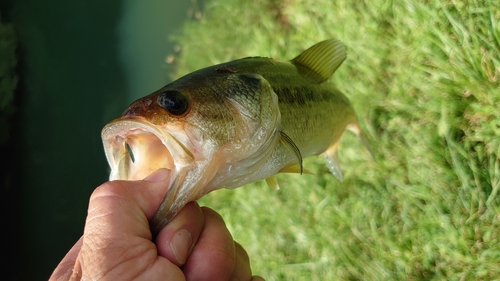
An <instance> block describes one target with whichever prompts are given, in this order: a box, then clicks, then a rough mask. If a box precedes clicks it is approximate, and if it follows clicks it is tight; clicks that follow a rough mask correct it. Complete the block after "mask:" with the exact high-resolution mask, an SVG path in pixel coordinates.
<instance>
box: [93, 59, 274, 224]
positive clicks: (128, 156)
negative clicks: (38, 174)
mask: <svg viewBox="0 0 500 281" xmlns="http://www.w3.org/2000/svg"><path fill="white" fill-rule="evenodd" d="M217 69H218V68H217V67H212V68H209V69H204V70H201V71H198V72H195V73H192V74H190V75H187V76H185V77H183V78H181V79H179V80H177V81H175V82H173V83H171V84H169V85H167V86H165V87H163V88H162V89H160V90H158V91H156V92H154V93H152V94H150V95H148V96H146V97H143V98H141V99H138V100H137V101H135V102H133V103H132V104H131V105H130V106H129V107H128V108H127V109H126V110H125V112H124V113H123V114H122V115H121V116H120V117H119V118H117V119H115V120H113V121H111V122H110V123H108V124H107V125H106V126H105V127H104V128H103V130H102V134H101V137H102V140H103V145H104V150H105V154H106V158H107V160H108V163H109V165H110V167H111V173H110V180H142V179H144V178H145V177H147V176H148V175H149V174H151V173H152V172H154V171H155V170H157V169H160V168H166V169H168V171H169V178H168V184H169V188H168V190H167V192H166V194H165V196H164V198H163V201H162V203H161V205H160V207H159V209H158V211H157V212H156V214H155V216H154V217H153V219H152V221H151V228H152V231H153V233H157V232H158V231H159V230H160V229H161V228H162V227H163V226H164V225H165V224H166V223H168V221H170V220H171V219H172V218H173V217H174V216H175V215H176V214H177V213H178V211H179V210H180V209H181V208H182V207H183V206H184V205H185V204H186V203H187V202H190V201H194V200H197V199H198V198H200V197H202V196H203V195H204V194H206V193H208V192H210V191H213V190H215V189H219V188H223V187H228V188H229V187H236V186H234V185H235V183H238V182H241V181H242V179H244V178H245V177H247V176H248V175H249V174H251V173H254V172H255V171H256V170H258V168H259V167H260V166H262V164H263V162H265V161H266V160H267V158H268V157H269V156H270V155H271V152H272V150H273V148H274V146H275V145H276V143H277V142H278V140H279V129H280V113H279V108H278V98H277V96H276V94H275V93H274V91H273V89H272V87H271V85H270V84H269V83H268V82H267V80H266V79H264V78H263V77H262V76H261V75H258V74H244V73H234V72H231V71H227V70H222V71H218V70H217Z"/></svg>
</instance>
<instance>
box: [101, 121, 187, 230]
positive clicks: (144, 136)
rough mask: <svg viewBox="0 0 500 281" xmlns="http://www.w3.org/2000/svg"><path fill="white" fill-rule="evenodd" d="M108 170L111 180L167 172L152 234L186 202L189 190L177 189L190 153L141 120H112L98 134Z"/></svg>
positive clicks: (180, 186)
mask: <svg viewBox="0 0 500 281" xmlns="http://www.w3.org/2000/svg"><path fill="white" fill-rule="evenodd" d="M101 137H102V140H103V144H104V151H105V153H106V158H107V160H108V163H109V166H110V167H111V173H110V177H109V178H110V180H142V179H144V178H145V177H147V176H148V175H150V174H151V173H153V172H154V171H156V170H158V169H160V168H166V169H168V170H169V171H170V174H169V178H168V179H167V181H168V190H167V192H166V194H165V195H164V197H163V200H162V203H161V205H160V207H159V208H158V210H157V212H156V214H155V215H154V217H153V218H152V219H151V221H150V226H151V230H152V232H153V234H154V235H156V234H158V232H159V230H160V229H161V228H162V227H163V226H164V225H165V224H166V223H167V222H168V221H170V220H171V219H172V218H173V217H174V216H175V215H176V214H177V213H178V211H179V210H180V209H181V208H182V207H183V206H184V205H185V203H187V200H189V198H190V197H189V196H190V194H189V189H185V190H180V189H182V186H183V184H184V179H185V176H186V173H187V170H189V169H188V167H187V166H189V165H191V164H193V163H194V156H193V154H192V153H191V152H190V151H189V150H188V149H187V148H186V147H185V146H184V145H182V143H180V142H179V141H178V140H177V139H176V138H175V137H174V136H172V135H171V134H169V133H168V132H166V131H165V130H163V129H162V128H161V127H159V126H157V125H154V124H152V123H150V122H148V121H145V120H143V119H142V118H141V117H138V119H115V120H113V121H111V122H110V123H108V124H107V125H106V126H105V127H104V128H103V129H102V133H101Z"/></svg>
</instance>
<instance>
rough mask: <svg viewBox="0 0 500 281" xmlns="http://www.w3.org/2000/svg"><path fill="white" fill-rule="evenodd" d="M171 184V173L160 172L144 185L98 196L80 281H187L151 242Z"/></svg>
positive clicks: (114, 187) (104, 190)
mask: <svg viewBox="0 0 500 281" xmlns="http://www.w3.org/2000/svg"><path fill="white" fill-rule="evenodd" d="M167 178H168V171H161V170H159V171H157V172H155V173H153V176H152V177H148V178H147V179H145V180H144V181H111V182H107V183H105V184H103V185H101V186H100V187H98V188H97V189H96V190H95V191H94V192H93V193H92V196H91V199H90V202H89V210H88V215H87V220H86V224H85V230H84V237H83V244H82V247H81V250H80V254H79V255H78V258H77V260H76V263H75V266H74V271H73V274H74V275H76V276H77V277H81V278H82V279H85V278H87V279H102V278H104V279H108V280H128V279H133V278H139V277H148V276H153V275H154V274H160V275H161V274H165V275H163V276H174V275H176V276H177V277H178V278H179V279H178V280H182V279H183V275H182V272H181V270H180V269H179V267H177V266H176V265H174V264H172V263H171V262H170V261H168V260H167V259H165V258H163V257H159V256H158V254H157V248H156V245H155V244H154V243H153V242H151V238H152V235H151V232H150V229H149V222H148V220H149V218H151V217H152V216H153V214H154V212H155V211H156V209H157V208H158V206H159V205H160V201H161V198H163V194H164V193H165V191H166V189H167V188H168V187H167V185H168V184H167V182H168V180H167ZM181 278H182V279H181ZM139 279H140V278H139Z"/></svg>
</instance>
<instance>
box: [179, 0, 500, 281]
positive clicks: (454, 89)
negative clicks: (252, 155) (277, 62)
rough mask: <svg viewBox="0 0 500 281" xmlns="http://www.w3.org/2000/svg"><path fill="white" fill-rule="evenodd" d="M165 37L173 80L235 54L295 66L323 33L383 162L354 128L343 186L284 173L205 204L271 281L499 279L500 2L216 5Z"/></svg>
mask: <svg viewBox="0 0 500 281" xmlns="http://www.w3.org/2000/svg"><path fill="white" fill-rule="evenodd" d="M195 15H196V18H197V19H196V20H194V21H192V22H189V23H187V24H185V26H184V27H183V29H182V31H181V32H179V33H178V34H177V35H176V36H174V37H173V40H174V41H175V42H176V43H177V44H178V46H179V53H178V54H176V55H175V56H173V57H172V58H174V59H173V63H174V64H175V65H176V72H175V73H173V78H178V77H179V76H181V75H184V74H186V73H189V72H191V71H194V70H196V69H198V68H201V67H204V66H208V65H212V64H215V63H220V62H223V61H228V60H232V59H236V58H240V57H245V56H268V57H273V58H276V59H291V58H293V57H295V56H296V55H297V54H298V53H299V52H301V51H302V50H304V49H305V48H307V47H309V46H311V45H313V44H314V43H316V42H319V41H321V40H324V39H327V38H332V37H334V38H338V39H340V40H341V41H343V42H344V43H345V45H346V46H347V49H348V58H347V60H346V61H345V62H344V64H343V65H342V66H341V67H340V68H339V70H338V71H337V72H336V74H335V75H334V77H333V78H332V81H331V82H332V83H334V84H335V85H336V86H337V87H338V88H339V89H341V90H342V91H343V92H345V93H346V94H347V96H348V97H349V98H350V99H351V101H352V103H353V104H354V106H355V108H356V109H357V113H358V116H359V119H360V123H361V126H362V127H364V128H365V130H366V131H367V133H368V135H369V138H370V139H371V143H372V146H373V148H374V150H375V153H376V156H377V160H376V161H373V160H371V159H370V156H369V154H368V153H367V152H366V151H365V150H364V149H363V147H362V145H361V143H359V142H358V141H357V140H356V139H355V137H354V136H353V135H352V134H349V133H347V134H345V135H344V136H343V138H342V141H341V144H340V161H341V163H342V167H343V171H344V177H345V181H344V182H343V183H339V182H338V181H336V180H335V178H334V177H333V176H332V175H330V174H329V173H328V172H327V169H326V167H324V162H323V159H321V157H315V158H309V159H307V160H306V161H305V165H304V166H305V168H307V169H309V170H311V171H314V172H315V173H316V176H312V175H303V176H299V175H280V176H279V180H280V185H281V187H282V189H281V190H278V191H274V190H271V189H269V188H268V187H267V186H266V185H265V183H263V182H257V183H255V184H249V185H247V186H245V187H242V188H238V189H236V190H221V191H217V192H214V193H211V194H209V195H207V196H205V197H204V198H202V199H201V203H202V204H204V205H208V206H210V207H212V208H214V209H215V210H217V211H218V212H219V213H221V215H222V216H223V217H224V219H225V220H226V222H227V225H228V227H229V229H230V231H231V233H232V234H233V236H234V237H235V239H236V240H237V241H239V242H241V244H242V245H243V246H244V247H245V249H247V251H248V253H249V255H250V258H251V262H252V268H253V271H254V273H256V274H259V275H262V276H263V277H265V278H266V280H444V279H446V280H459V279H460V280H473V279H474V280H492V279H497V278H500V238H499V235H500V222H499V219H500V215H499V211H500V210H499V209H500V206H499V202H500V200H499V194H498V191H499V188H500V158H499V157H500V110H498V105H499V104H500V23H499V19H500V4H498V2H496V1H488V0H476V1H473V0H462V1H437V0H430V1H416V0H403V1H382V0H375V1H345V0H342V1H335V2H332V1H329V0H322V1H317V0H315V1H312V0H305V1H296V0H280V1H271V0H237V1H231V2H227V1H221V0H211V1H207V2H206V3H205V9H204V12H203V13H201V12H197V13H195Z"/></svg>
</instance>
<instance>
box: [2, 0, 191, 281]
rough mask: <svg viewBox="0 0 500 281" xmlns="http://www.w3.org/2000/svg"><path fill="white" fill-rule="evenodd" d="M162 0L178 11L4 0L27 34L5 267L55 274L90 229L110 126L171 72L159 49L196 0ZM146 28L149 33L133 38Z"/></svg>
mask: <svg viewBox="0 0 500 281" xmlns="http://www.w3.org/2000/svg"><path fill="white" fill-rule="evenodd" d="M135 2H137V3H138V1H135ZM160 2H162V3H163V4H161V8H167V9H168V12H167V14H169V13H173V14H176V15H177V16H176V17H171V16H169V17H164V18H163V21H162V20H160V21H158V20H157V18H158V17H159V16H161V15H162V14H161V13H158V12H156V13H155V14H150V16H151V17H149V19H150V20H148V18H143V17H144V16H145V15H146V14H147V11H148V9H149V11H150V13H151V7H148V9H145V11H146V13H142V14H140V13H139V14H137V13H135V9H137V10H140V9H141V8H140V7H139V6H137V4H133V1H131V0H124V1H120V0H109V1H96V0H89V1H64V0H49V1H37V0H2V3H0V11H1V12H2V19H7V21H11V22H12V23H14V25H15V27H16V31H17V33H18V37H19V38H18V39H19V45H18V49H17V50H18V58H19V67H18V69H19V76H20V82H19V84H18V88H17V92H16V100H15V105H16V107H17V112H16V114H15V116H14V117H13V118H12V119H11V120H12V122H13V124H12V126H13V128H14V130H13V132H11V139H10V144H9V151H7V152H6V154H4V157H5V155H7V157H12V158H10V159H14V160H12V161H13V162H9V164H10V165H11V168H10V170H8V171H9V172H8V173H11V174H10V175H8V176H9V178H12V179H13V181H12V182H10V183H9V184H8V185H9V186H8V187H5V188H2V191H5V190H7V191H6V194H4V195H6V196H4V195H2V197H3V199H2V200H0V203H1V204H2V207H1V209H0V210H1V211H2V228H1V229H2V231H1V232H2V234H1V235H2V236H1V238H2V243H3V244H4V245H3V246H2V249H1V252H2V254H1V255H2V257H1V259H0V262H1V263H2V266H5V267H6V268H5V269H4V270H3V271H2V272H3V273H2V276H5V274H6V273H7V274H8V273H12V274H13V275H12V277H11V278H8V280H44V279H47V278H48V276H49V275H50V273H51V272H52V270H53V269H54V268H55V266H56V265H57V263H58V262H59V261H60V260H61V258H62V257H63V256H64V254H65V253H66V252H67V251H68V250H69V249H70V247H71V246H72V245H73V244H74V243H75V242H76V241H77V239H78V238H79V237H80V235H81V234H82V229H83V224H84V220H85V216H86V210H87V203H88V198H89V196H90V194H91V193H92V191H93V189H94V188H95V187H97V186H98V185H99V184H101V183H102V182H104V181H106V180H107V177H108V167H107V163H106V159H105V157H104V153H103V149H102V144H101V139H100V131H101V128H102V127H103V126H104V124H105V123H107V122H108V121H110V120H111V119H113V118H115V117H117V116H118V115H119V114H120V113H121V112H122V111H123V110H124V109H125V107H126V106H127V104H128V103H129V102H130V100H131V99H132V97H133V96H135V95H139V93H138V91H140V90H141V88H144V91H143V93H142V94H144V95H145V94H148V93H149V92H150V91H152V90H155V89H156V88H159V87H160V86H163V85H164V84H165V83H166V82H167V81H168V79H167V77H166V73H167V70H166V69H164V68H163V67H162V62H163V61H162V59H163V58H162V57H160V56H161V53H163V56H166V55H167V54H168V53H169V51H170V50H169V49H168V48H169V47H168V45H167V44H168V42H167V31H168V30H169V29H173V28H174V27H179V26H180V22H181V18H183V17H184V15H185V14H186V13H185V11H186V9H187V5H189V1H182V0H178V1H175V2H178V3H182V4H179V5H178V6H175V5H173V6H172V4H170V6H167V5H166V4H165V2H167V1H157V0H151V1H148V5H158V3H160ZM183 2H187V3H183ZM141 3H145V2H142V1H141ZM169 3H171V2H169ZM127 9H132V10H127ZM143 10H144V9H143ZM156 10H157V11H161V9H158V7H157V8H156ZM174 10H175V12H174ZM131 17H132V18H131ZM134 17H135V18H134ZM169 21H174V22H170V23H169ZM162 24H166V26H161V25H162ZM136 25H138V26H136ZM141 25H142V26H141ZM141 29H142V30H145V29H149V30H148V32H142V31H141ZM141 33H142V34H143V35H144V36H146V37H138V38H136V39H130V38H127V37H128V36H134V34H135V35H137V34H141ZM162 33H163V34H164V35H163V38H158V36H160V35H161V34H162ZM159 34H160V35H159ZM120 36H122V37H120ZM148 36H149V37H148ZM130 42H136V43H141V44H136V45H133V44H131V43H130ZM158 42H160V43H158ZM148 48H151V50H153V49H154V51H151V52H148V51H147V50H148ZM170 48H171V47H170ZM148 54H150V55H149V56H148ZM127 56H133V59H131V60H130V61H129V60H127ZM141 56H142V59H141ZM123 59H124V60H123ZM123 65H125V67H126V68H125V69H124V68H123V67H122V66H123ZM151 65H154V67H151ZM4 159H5V158H4ZM4 163H5V160H4ZM2 180H3V179H2Z"/></svg>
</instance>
